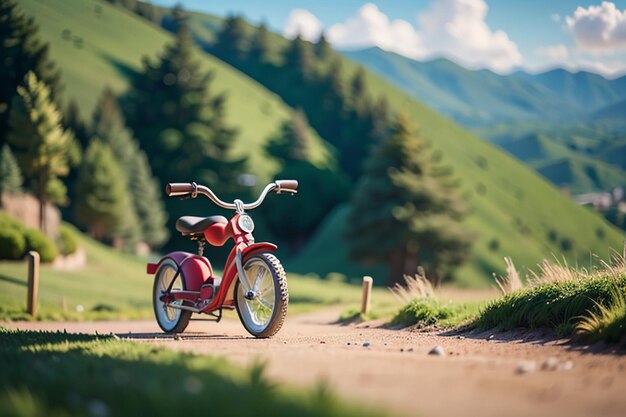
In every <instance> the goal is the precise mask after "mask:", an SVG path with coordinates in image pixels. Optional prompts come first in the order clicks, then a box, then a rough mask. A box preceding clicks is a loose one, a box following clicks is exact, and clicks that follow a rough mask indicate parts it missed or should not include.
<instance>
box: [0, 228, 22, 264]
mask: <svg viewBox="0 0 626 417" xmlns="http://www.w3.org/2000/svg"><path fill="white" fill-rule="evenodd" d="M25 250H26V241H25V239H24V235H23V234H22V232H21V231H20V230H18V229H17V228H14V227H1V228H0V259H11V260H17V259H21V258H22V256H24V251H25Z"/></svg>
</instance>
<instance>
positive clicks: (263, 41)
mask: <svg viewBox="0 0 626 417" xmlns="http://www.w3.org/2000/svg"><path fill="white" fill-rule="evenodd" d="M270 49H271V48H270V37H269V31H268V30H267V26H266V25H265V23H261V25H260V26H259V28H258V29H257V31H256V33H255V34H254V38H252V45H250V52H249V54H248V59H249V60H250V62H252V64H253V65H254V64H257V65H263V64H266V63H268V62H269V54H270Z"/></svg>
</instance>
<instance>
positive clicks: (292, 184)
mask: <svg viewBox="0 0 626 417" xmlns="http://www.w3.org/2000/svg"><path fill="white" fill-rule="evenodd" d="M275 182H276V185H278V192H281V191H289V192H293V193H295V192H296V191H298V181H297V180H276V181H275Z"/></svg>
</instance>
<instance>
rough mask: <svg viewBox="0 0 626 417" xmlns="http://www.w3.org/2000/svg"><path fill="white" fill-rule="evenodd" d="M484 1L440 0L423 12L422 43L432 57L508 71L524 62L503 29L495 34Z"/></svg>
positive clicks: (421, 17)
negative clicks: (489, 23)
mask: <svg viewBox="0 0 626 417" xmlns="http://www.w3.org/2000/svg"><path fill="white" fill-rule="evenodd" d="M488 9H489V7H488V6H487V3H485V1H484V0H437V1H434V2H433V3H432V5H431V7H430V9H428V10H426V11H425V12H424V13H422V14H421V15H420V16H419V17H418V20H419V22H420V23H421V29H422V31H421V36H422V42H423V43H424V45H426V47H427V48H428V50H429V52H430V53H431V54H432V55H437V54H442V55H446V56H450V57H452V58H456V60H458V61H460V63H462V64H465V65H467V66H469V67H487V68H491V69H493V70H496V71H501V72H504V71H508V70H511V69H512V68H514V67H516V66H519V65H521V64H522V62H523V58H522V55H521V54H520V52H519V49H518V48H517V45H516V44H515V42H513V41H511V40H510V39H509V37H508V35H507V34H506V32H504V31H503V30H496V31H493V30H492V29H491V28H490V27H489V25H487V22H486V21H485V17H486V16H487V11H488Z"/></svg>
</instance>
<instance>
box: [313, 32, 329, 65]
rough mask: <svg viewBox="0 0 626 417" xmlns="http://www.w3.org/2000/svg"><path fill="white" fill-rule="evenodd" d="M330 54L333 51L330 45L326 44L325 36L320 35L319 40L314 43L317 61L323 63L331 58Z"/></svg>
mask: <svg viewBox="0 0 626 417" xmlns="http://www.w3.org/2000/svg"><path fill="white" fill-rule="evenodd" d="M332 53H333V49H332V47H331V46H330V43H328V40H327V39H326V36H325V35H324V33H322V34H321V35H320V38H319V39H318V40H317V42H316V43H315V55H316V56H317V57H318V58H319V59H321V60H323V61H325V60H327V59H330V58H331V57H332Z"/></svg>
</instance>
